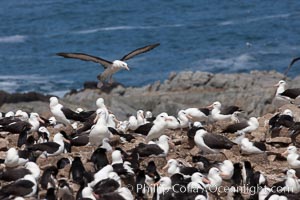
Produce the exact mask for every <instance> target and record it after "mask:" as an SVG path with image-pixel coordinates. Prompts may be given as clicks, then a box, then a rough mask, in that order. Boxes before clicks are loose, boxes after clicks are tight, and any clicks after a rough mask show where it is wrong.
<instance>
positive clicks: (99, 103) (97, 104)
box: [96, 97, 109, 122]
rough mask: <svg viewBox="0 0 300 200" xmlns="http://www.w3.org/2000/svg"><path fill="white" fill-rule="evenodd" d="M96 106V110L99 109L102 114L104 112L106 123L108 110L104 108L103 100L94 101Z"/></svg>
mask: <svg viewBox="0 0 300 200" xmlns="http://www.w3.org/2000/svg"><path fill="white" fill-rule="evenodd" d="M96 106H97V108H101V109H102V110H103V112H105V115H106V122H108V116H109V112H108V109H107V107H106V106H105V104H104V99H103V98H101V97H100V98H98V99H97V100H96Z"/></svg>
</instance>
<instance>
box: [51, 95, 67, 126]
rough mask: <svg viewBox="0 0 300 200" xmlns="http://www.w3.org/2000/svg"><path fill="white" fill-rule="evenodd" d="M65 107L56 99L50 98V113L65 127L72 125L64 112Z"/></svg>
mask: <svg viewBox="0 0 300 200" xmlns="http://www.w3.org/2000/svg"><path fill="white" fill-rule="evenodd" d="M62 108H63V106H62V105H61V104H60V103H59V102H58V99H57V98H56V97H51V98H50V111H51V113H52V114H53V116H54V117H55V119H56V121H57V122H61V123H63V124H64V125H71V123H70V120H68V119H67V117H66V116H65V114H64V113H63V111H62Z"/></svg>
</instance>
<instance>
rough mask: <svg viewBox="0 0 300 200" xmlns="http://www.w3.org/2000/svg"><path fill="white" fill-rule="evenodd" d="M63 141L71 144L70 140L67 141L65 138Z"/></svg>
mask: <svg viewBox="0 0 300 200" xmlns="http://www.w3.org/2000/svg"><path fill="white" fill-rule="evenodd" d="M63 141H64V142H66V143H69V144H70V143H71V142H70V140H67V139H66V138H64V139H63Z"/></svg>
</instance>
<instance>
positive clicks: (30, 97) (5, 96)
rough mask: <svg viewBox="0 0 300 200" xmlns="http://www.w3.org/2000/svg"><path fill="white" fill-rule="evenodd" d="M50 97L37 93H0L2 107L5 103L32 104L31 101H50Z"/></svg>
mask: <svg viewBox="0 0 300 200" xmlns="http://www.w3.org/2000/svg"><path fill="white" fill-rule="evenodd" d="M50 97H51V96H49V95H43V94H40V93H37V92H28V93H13V94H9V93H7V92H5V91H0V106H1V105H3V104H4V103H19V102H31V101H43V102H47V101H49V98H50Z"/></svg>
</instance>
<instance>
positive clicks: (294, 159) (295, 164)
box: [282, 146, 300, 168]
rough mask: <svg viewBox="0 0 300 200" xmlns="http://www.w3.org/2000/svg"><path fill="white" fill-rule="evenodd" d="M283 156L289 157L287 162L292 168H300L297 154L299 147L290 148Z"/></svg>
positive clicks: (299, 159)
mask: <svg viewBox="0 0 300 200" xmlns="http://www.w3.org/2000/svg"><path fill="white" fill-rule="evenodd" d="M282 155H283V156H285V155H287V162H288V164H289V166H290V167H292V168H300V158H299V154H298V152H297V147H295V146H289V147H288V148H287V150H286V151H285V152H284V153H282Z"/></svg>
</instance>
